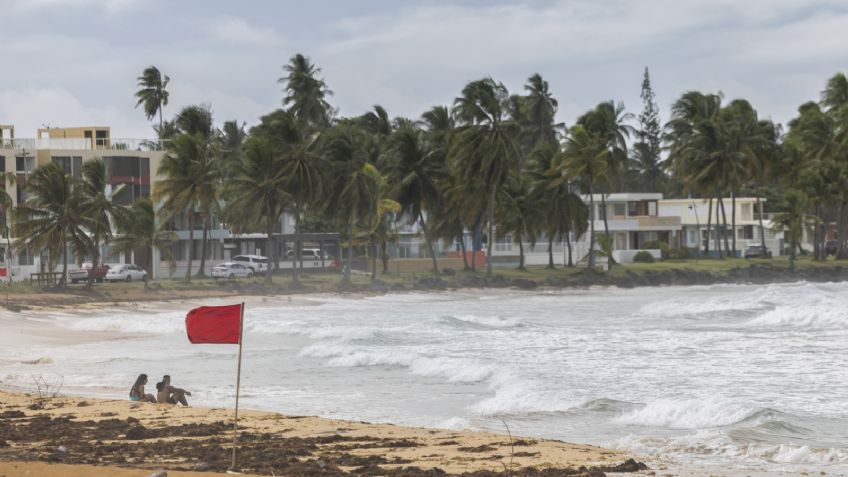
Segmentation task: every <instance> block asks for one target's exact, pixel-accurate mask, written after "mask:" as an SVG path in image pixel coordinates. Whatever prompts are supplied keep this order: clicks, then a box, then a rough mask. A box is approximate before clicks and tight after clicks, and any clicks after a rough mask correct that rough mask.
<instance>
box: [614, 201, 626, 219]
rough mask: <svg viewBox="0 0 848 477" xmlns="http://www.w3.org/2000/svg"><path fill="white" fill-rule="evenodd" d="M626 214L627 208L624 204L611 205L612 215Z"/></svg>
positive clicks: (620, 215) (621, 215) (622, 215)
mask: <svg viewBox="0 0 848 477" xmlns="http://www.w3.org/2000/svg"><path fill="white" fill-rule="evenodd" d="M626 214H627V208H626V207H625V204H613V205H612V215H615V216H618V217H624V216H625V215H626Z"/></svg>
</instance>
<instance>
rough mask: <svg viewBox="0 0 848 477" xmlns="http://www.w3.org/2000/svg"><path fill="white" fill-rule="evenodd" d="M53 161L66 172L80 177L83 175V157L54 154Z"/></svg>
mask: <svg viewBox="0 0 848 477" xmlns="http://www.w3.org/2000/svg"><path fill="white" fill-rule="evenodd" d="M52 160H53V162H55V163H56V164H59V166H60V167H61V168H62V169H63V170H64V171H65V174H67V175H69V176H74V177H77V178H79V177H80V176H81V175H82V157H67V156H64V157H63V156H53V158H52Z"/></svg>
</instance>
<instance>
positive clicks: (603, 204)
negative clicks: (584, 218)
mask: <svg viewBox="0 0 848 477" xmlns="http://www.w3.org/2000/svg"><path fill="white" fill-rule="evenodd" d="M601 210H603V211H604V213H603V214H602V216H603V218H604V235H606V236H607V237H609V222H607V200H606V194H605V193H604V194H601ZM611 258H612V257H610V259H611Z"/></svg>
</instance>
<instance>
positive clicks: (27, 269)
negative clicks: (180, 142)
mask: <svg viewBox="0 0 848 477" xmlns="http://www.w3.org/2000/svg"><path fill="white" fill-rule="evenodd" d="M162 149H163V148H162V147H161V143H159V142H158V141H150V140H146V139H128V138H119V139H116V138H113V137H111V131H110V128H109V127H106V126H85V127H72V128H41V129H38V131H37V134H36V137H30V138H21V137H16V136H15V128H14V126H12V125H2V126H0V170H2V171H3V172H11V173H14V175H15V181H14V182H12V183H7V184H4V187H5V188H6V191H7V192H8V193H9V195H10V197H11V198H12V202H13V204H14V206H18V205H19V204H23V203H25V202H26V201H27V199H28V198H29V197H28V194H27V192H26V191H25V190H24V188H23V185H24V184H26V182H27V179H28V178H29V176H30V175H31V174H32V173H33V172H34V171H35V169H37V168H38V167H40V166H43V165H45V164H48V163H51V162H53V163H57V164H59V165H60V166H61V167H62V168H63V169H64V170H65V172H66V173H67V174H69V175H73V176H75V177H80V176H81V175H82V164H83V163H84V162H85V161H89V160H92V159H95V158H101V159H103V163H104V165H105V168H106V182H107V191H106V192H107V194H112V191H114V195H113V196H112V199H113V200H114V201H115V202H117V203H118V204H122V205H129V204H131V203H132V202H133V201H134V200H135V199H136V198H139V197H145V196H148V195H150V190H151V186H152V184H153V183H154V182H155V173H156V171H157V170H158V168H159V163H160V162H161V160H162V158H163V157H164V152H163V150H162ZM5 239H6V238H5V237H4V240H2V241H0V242H2V243H0V256H2V257H0V258H2V260H0V263H2V266H3V267H4V268H6V269H8V270H11V274H12V278H13V279H14V280H22V279H29V278H30V277H31V276H32V274H34V273H45V272H52V271H53V270H48V268H49V267H48V264H49V263H53V264H58V263H62V259H61V257H58V258H57V257H54V258H53V259H51V258H50V257H48V256H47V255H46V253H47V252H46V251H36V250H28V249H26V248H23V249H16V250H13V256H12V260H11V262H9V263H7V262H8V260H7V256H8V254H7V253H6V247H7V245H6V244H7V240H5ZM137 253H140V254H146V252H145V251H142V250H139V251H138V252H137ZM101 254H102V257H103V261H104V262H109V261H112V262H117V261H129V260H132V259H135V260H136V261H138V262H139V263H144V261H145V260H146V255H143V256H135V257H123V256H120V255H118V254H115V253H113V251H112V250H111V248H110V247H108V246H104V247H103V249H102V250H101ZM82 259H84V257H73V256H69V257H68V262H69V263H76V262H80V261H82Z"/></svg>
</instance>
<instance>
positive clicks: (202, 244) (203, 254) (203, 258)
mask: <svg viewBox="0 0 848 477" xmlns="http://www.w3.org/2000/svg"><path fill="white" fill-rule="evenodd" d="M204 215H206V214H204ZM208 236H209V216H208V215H206V218H204V219H203V238H201V242H200V270H198V271H197V276H198V277H205V276H206V253H207V250H206V247H207V244H208V243H209V241H208V240H207V237H208Z"/></svg>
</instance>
